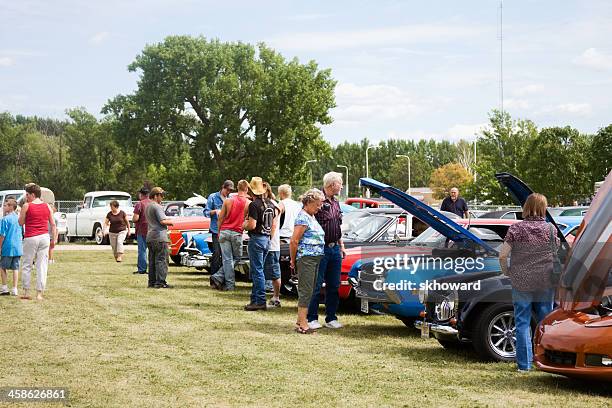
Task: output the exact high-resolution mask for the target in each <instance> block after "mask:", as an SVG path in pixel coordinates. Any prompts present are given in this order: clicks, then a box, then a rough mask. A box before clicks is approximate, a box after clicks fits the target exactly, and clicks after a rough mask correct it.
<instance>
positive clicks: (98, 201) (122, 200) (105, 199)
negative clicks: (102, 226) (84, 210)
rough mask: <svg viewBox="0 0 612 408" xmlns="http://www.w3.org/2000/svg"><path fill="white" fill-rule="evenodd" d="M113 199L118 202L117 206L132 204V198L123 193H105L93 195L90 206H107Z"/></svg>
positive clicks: (129, 205)
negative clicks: (103, 194)
mask: <svg viewBox="0 0 612 408" xmlns="http://www.w3.org/2000/svg"><path fill="white" fill-rule="evenodd" d="M113 200H117V201H118V202H119V207H131V206H132V198H131V197H128V196H124V195H106V196H99V197H95V198H94V200H93V204H92V205H91V208H100V207H108V206H109V205H110V202H111V201H113Z"/></svg>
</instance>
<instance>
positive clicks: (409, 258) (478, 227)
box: [349, 179, 517, 325]
mask: <svg viewBox="0 0 612 408" xmlns="http://www.w3.org/2000/svg"><path fill="white" fill-rule="evenodd" d="M361 184H362V185H363V186H367V187H369V188H370V189H372V190H374V191H376V192H378V194H380V195H381V196H383V197H385V198H387V199H388V200H390V201H393V202H394V203H395V204H396V205H398V206H400V207H402V208H403V209H404V210H406V211H408V212H410V213H412V214H413V215H414V216H415V217H418V218H419V219H420V220H422V221H424V222H425V223H427V224H428V225H430V228H429V229H428V230H426V231H425V232H424V233H422V234H421V235H420V236H419V237H417V238H416V239H415V240H413V241H412V242H410V244H408V245H404V246H397V247H396V248H395V253H391V258H393V257H396V259H398V261H397V262H394V260H393V259H389V257H387V258H381V256H380V254H366V256H364V257H362V260H361V262H359V263H356V264H354V265H353V267H352V270H351V271H350V278H352V279H349V282H350V283H351V284H352V286H353V287H354V288H355V289H356V293H357V296H358V297H359V298H360V299H362V306H363V309H362V310H363V311H366V310H367V304H368V303H369V302H374V303H382V304H383V306H384V308H385V309H386V310H387V311H388V312H389V313H391V314H393V315H395V316H396V317H398V318H399V319H400V320H402V321H403V322H404V323H405V324H407V325H411V324H412V322H413V321H414V319H415V318H416V317H417V316H418V315H419V313H420V312H421V311H422V310H423V305H422V304H421V303H420V302H419V301H418V297H417V296H416V293H415V292H414V287H417V288H418V287H420V285H421V284H427V283H428V282H432V281H434V280H436V279H438V278H440V277H443V276H447V275H452V274H455V273H460V274H470V273H475V272H490V271H499V269H500V268H499V261H498V253H497V250H496V249H495V248H496V247H497V246H499V245H501V243H502V241H503V237H504V236H505V234H506V232H507V230H508V228H509V227H510V225H512V224H513V223H515V222H517V221H516V220H505V219H480V218H476V219H459V220H453V219H450V218H449V217H446V216H445V215H444V214H442V213H440V212H439V211H438V210H435V209H433V208H431V207H429V206H427V205H426V204H424V203H422V202H420V201H418V200H416V199H415V198H414V197H411V196H410V195H408V194H406V193H404V192H402V191H400V190H398V189H396V188H393V187H391V186H388V185H386V184H383V183H380V182H378V181H376V180H372V179H361ZM440 259H444V260H446V259H449V263H446V262H445V263H444V265H441V263H440V261H439V260H440ZM459 259H462V261H461V262H464V263H463V264H462V265H459ZM399 260H403V261H404V262H403V265H398V263H399ZM387 261H390V262H389V263H387Z"/></svg>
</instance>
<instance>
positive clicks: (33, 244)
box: [19, 183, 56, 300]
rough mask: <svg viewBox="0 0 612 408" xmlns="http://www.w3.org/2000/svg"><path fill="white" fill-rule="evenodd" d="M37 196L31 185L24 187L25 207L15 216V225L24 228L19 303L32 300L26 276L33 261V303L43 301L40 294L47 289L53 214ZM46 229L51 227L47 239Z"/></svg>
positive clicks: (36, 190)
mask: <svg viewBox="0 0 612 408" xmlns="http://www.w3.org/2000/svg"><path fill="white" fill-rule="evenodd" d="M40 196H41V190H40V186H38V185H37V184H33V183H32V184H28V185H26V203H25V204H24V205H23V207H22V208H21V212H20V213H19V224H20V225H23V226H24V227H25V234H24V239H23V258H22V262H23V267H22V270H21V281H22V283H23V295H22V296H21V298H22V299H32V298H31V297H30V295H29V291H30V272H31V271H32V267H33V266H34V260H36V292H37V295H36V299H38V300H42V299H43V292H44V291H45V287H46V286H47V268H48V261H49V246H55V242H54V241H51V240H50V237H51V236H53V237H55V234H56V227H55V220H54V219H53V213H52V211H51V209H50V208H49V205H48V204H47V203H45V202H44V201H42V200H41V199H40ZM49 225H51V235H49Z"/></svg>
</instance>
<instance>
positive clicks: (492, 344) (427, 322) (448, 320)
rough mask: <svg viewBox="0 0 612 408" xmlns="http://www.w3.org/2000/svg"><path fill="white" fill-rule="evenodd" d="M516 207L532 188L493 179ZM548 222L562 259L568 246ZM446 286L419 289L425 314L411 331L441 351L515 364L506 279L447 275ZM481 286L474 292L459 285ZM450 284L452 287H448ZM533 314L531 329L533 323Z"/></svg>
mask: <svg viewBox="0 0 612 408" xmlns="http://www.w3.org/2000/svg"><path fill="white" fill-rule="evenodd" d="M496 176H497V178H498V180H499V182H500V183H501V184H502V185H504V186H505V187H506V188H507V189H508V190H509V192H510V193H511V196H512V197H513V198H514V199H515V201H516V202H517V204H522V203H524V202H525V201H526V199H527V197H528V196H529V194H531V193H532V191H531V189H530V188H529V187H528V186H527V185H525V184H524V183H523V182H522V181H521V180H519V179H517V178H516V177H514V176H512V175H510V174H508V173H499V174H497V175H496ZM547 219H548V221H549V222H551V223H552V224H553V225H555V227H556V228H557V234H558V236H559V239H560V240H561V243H562V245H561V247H560V253H559V255H560V256H561V257H562V259H565V257H566V254H567V251H568V245H567V242H566V240H565V237H564V236H563V234H562V233H561V231H559V226H558V225H556V223H555V222H554V219H553V218H552V217H550V214H547ZM438 282H439V283H441V284H444V283H445V284H448V286H449V287H448V288H447V289H446V290H439V289H438V290H426V289H423V290H419V291H418V296H419V300H420V301H421V303H423V304H424V306H425V310H424V311H423V312H422V314H421V317H422V318H423V320H417V321H416V322H415V327H416V328H417V329H420V330H421V334H422V336H423V337H429V336H433V337H435V338H436V339H437V340H438V342H439V343H440V344H441V345H442V346H443V347H445V348H460V347H462V346H468V347H469V346H470V345H471V347H473V348H474V350H475V351H476V352H477V353H478V354H479V356H480V357H481V358H482V359H484V360H494V361H513V360H514V358H515V355H516V350H515V337H514V310H513V306H512V285H511V283H510V279H509V278H508V277H506V276H503V275H501V272H500V270H499V268H497V270H496V271H491V272H487V273H477V274H473V275H463V276H451V277H447V278H444V279H440V280H438ZM475 282H478V283H479V287H478V289H477V290H476V289H474V288H473V287H472V288H469V287H467V288H466V289H461V287H460V286H459V285H461V284H468V283H475ZM451 285H454V287H452V286H451ZM536 323H537V322H536V321H535V316H534V319H533V321H532V325H533V327H534V328H535V325H536Z"/></svg>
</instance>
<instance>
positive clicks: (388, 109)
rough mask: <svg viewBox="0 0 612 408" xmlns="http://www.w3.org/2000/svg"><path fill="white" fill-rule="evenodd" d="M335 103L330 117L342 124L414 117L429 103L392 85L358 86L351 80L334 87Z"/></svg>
mask: <svg viewBox="0 0 612 408" xmlns="http://www.w3.org/2000/svg"><path fill="white" fill-rule="evenodd" d="M336 102H337V104H338V107H337V108H335V109H334V112H333V116H334V118H335V119H336V120H337V121H336V123H343V124H349V123H353V124H357V123H360V122H371V121H372V120H373V119H375V120H390V119H397V118H406V117H413V116H415V115H418V114H419V113H422V112H423V111H424V110H426V109H427V106H428V105H431V104H430V103H425V102H421V101H419V102H417V101H416V100H415V98H413V97H412V96H410V95H408V94H407V93H406V92H404V91H403V90H401V89H400V88H398V87H395V86H390V85H381V84H377V85H365V86H359V85H355V84H352V83H341V84H338V86H336Z"/></svg>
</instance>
